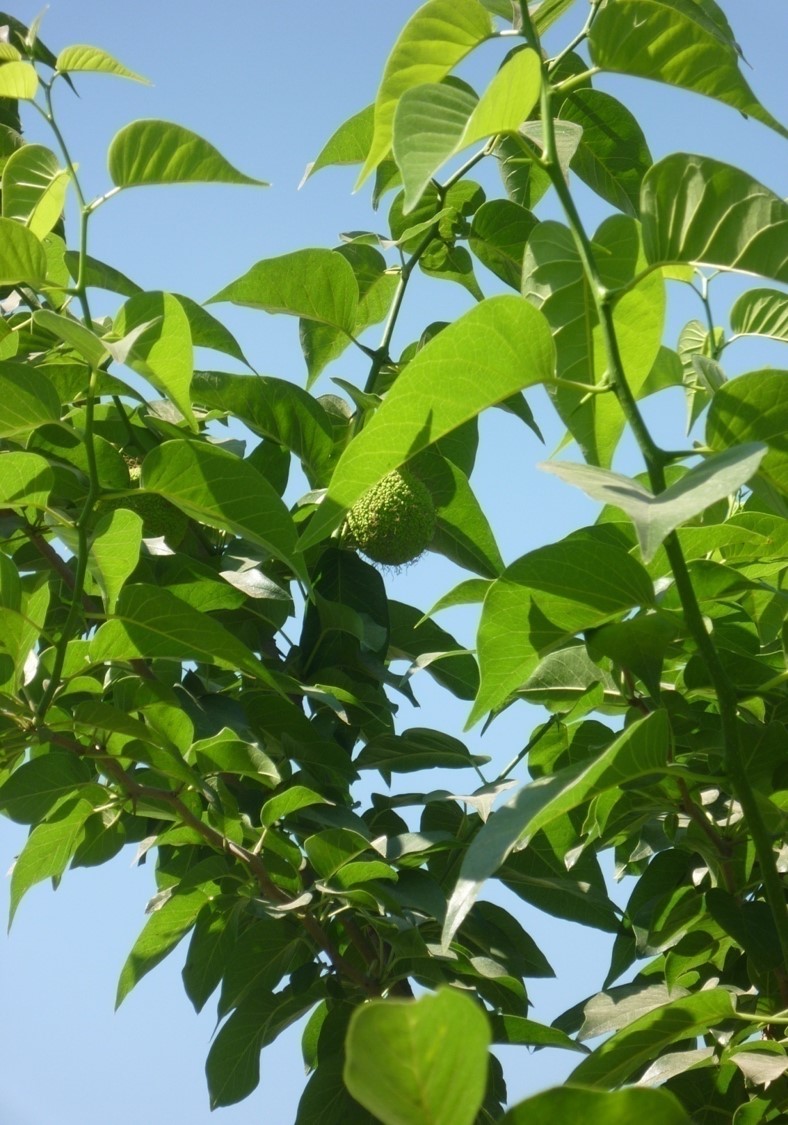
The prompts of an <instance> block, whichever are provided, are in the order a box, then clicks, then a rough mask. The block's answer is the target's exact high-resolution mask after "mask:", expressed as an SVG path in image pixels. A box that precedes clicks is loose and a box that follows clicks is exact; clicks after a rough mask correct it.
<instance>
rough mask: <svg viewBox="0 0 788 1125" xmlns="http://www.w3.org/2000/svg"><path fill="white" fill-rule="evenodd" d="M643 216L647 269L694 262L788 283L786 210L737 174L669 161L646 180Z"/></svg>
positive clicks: (691, 161)
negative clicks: (650, 266)
mask: <svg viewBox="0 0 788 1125" xmlns="http://www.w3.org/2000/svg"><path fill="white" fill-rule="evenodd" d="M641 212H642V216H643V245H644V248H645V251H646V257H647V258H648V260H649V262H650V263H651V264H652V265H658V264H661V263H669V262H691V263H693V264H703V265H707V266H718V267H720V268H721V269H729V270H739V271H740V272H742V273H754V274H760V275H761V276H763V277H770V278H774V280H775V281H784V282H788V249H786V238H785V234H786V231H788V203H786V202H784V200H782V199H780V197H779V196H778V195H775V193H774V192H773V191H770V190H769V188H767V187H764V186H763V184H759V183H758V181H757V180H754V179H753V178H752V177H751V176H749V175H747V173H746V172H742V171H741V170H740V169H739V168H734V167H733V166H732V165H730V164H722V163H721V162H720V161H719V160H712V159H711V157H708V156H692V155H689V154H687V153H675V154H674V155H672V156H667V157H665V159H664V160H660V161H659V163H658V164H655V165H654V166H653V167H652V168H651V169H649V171H648V172H647V173H646V176H645V178H644V180H643V188H642V192H641Z"/></svg>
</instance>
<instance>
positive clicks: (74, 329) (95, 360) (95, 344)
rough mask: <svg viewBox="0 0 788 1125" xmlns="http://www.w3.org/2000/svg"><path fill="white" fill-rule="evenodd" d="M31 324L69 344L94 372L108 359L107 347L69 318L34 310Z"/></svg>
mask: <svg viewBox="0 0 788 1125" xmlns="http://www.w3.org/2000/svg"><path fill="white" fill-rule="evenodd" d="M33 323H34V324H36V325H38V327H39V328H43V329H44V331H45V332H51V333H52V335H53V336H57V338H58V339H59V340H63V341H65V343H67V344H69V345H70V346H71V347H72V348H73V349H74V350H75V351H77V352H79V354H80V355H81V356H82V358H83V359H85V360H87V362H88V363H89V364H90V366H91V367H92V368H94V370H97V369H98V368H99V367H100V366H101V364H102V363H104V361H105V360H107V359H109V355H110V352H109V347H108V345H107V344H105V343H104V341H103V340H101V339H100V338H99V337H98V336H97V335H96V333H95V332H93V331H91V329H90V328H88V327H87V326H86V325H84V324H81V323H80V322H79V321H78V320H73V319H72V318H71V317H70V316H63V315H62V314H61V313H55V312H52V311H51V309H36V311H35V312H34V313H33Z"/></svg>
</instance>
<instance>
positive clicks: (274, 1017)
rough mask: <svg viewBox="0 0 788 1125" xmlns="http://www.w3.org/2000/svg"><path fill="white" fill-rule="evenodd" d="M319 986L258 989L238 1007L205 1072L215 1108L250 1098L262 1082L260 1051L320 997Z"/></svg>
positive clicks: (222, 1034) (209, 1058) (211, 1051)
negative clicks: (307, 989)
mask: <svg viewBox="0 0 788 1125" xmlns="http://www.w3.org/2000/svg"><path fill="white" fill-rule="evenodd" d="M320 998H321V997H320V995H319V993H318V991H317V989H316V988H313V989H312V990H311V991H303V990H295V989H293V988H292V986H290V987H287V988H283V989H282V990H281V991H280V992H277V993H272V992H254V993H252V995H251V996H249V997H248V998H247V999H246V1000H245V1001H244V1002H243V1003H242V1004H241V1005H240V1007H238V1008H237V1009H236V1010H235V1011H234V1012H233V1014H232V1015H231V1016H230V1018H229V1019H228V1020H227V1022H226V1023H225V1024H224V1026H223V1027H222V1028H221V1029H220V1030H219V1032H218V1034H217V1036H216V1038H215V1039H214V1041H213V1044H212V1046H211V1049H210V1051H209V1052H208V1059H207V1061H206V1064H205V1073H206V1076H207V1078H208V1092H209V1094H210V1099H211V1109H217V1108H218V1107H219V1106H225V1105H233V1104H234V1103H235V1102H239V1101H242V1100H243V1099H244V1098H245V1097H247V1096H248V1095H249V1094H250V1093H251V1092H252V1090H254V1088H255V1087H256V1086H257V1083H258V1082H259V1081H260V1052H261V1050H262V1049H263V1047H265V1046H267V1044H269V1043H272V1042H273V1041H274V1039H275V1038H276V1037H277V1035H279V1033H280V1032H281V1031H284V1029H285V1028H286V1027H289V1025H290V1024H292V1023H295V1021H296V1020H297V1019H300V1018H301V1016H303V1015H304V1014H305V1013H306V1012H308V1011H309V1009H310V1008H311V1007H313V1006H314V1004H315V1003H316V1002H317V1000H318V999H320Z"/></svg>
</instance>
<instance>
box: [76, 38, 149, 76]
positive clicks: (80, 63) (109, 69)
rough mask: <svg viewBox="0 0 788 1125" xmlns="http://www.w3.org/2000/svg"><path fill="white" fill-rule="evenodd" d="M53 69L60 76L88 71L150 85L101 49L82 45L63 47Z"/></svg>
mask: <svg viewBox="0 0 788 1125" xmlns="http://www.w3.org/2000/svg"><path fill="white" fill-rule="evenodd" d="M55 69H56V70H57V71H59V72H60V73H61V74H68V73H72V74H74V73H76V72H78V71H89V72H91V73H94V74H114V75H115V76H116V77H118V78H130V79H132V80H133V81H134V82H142V83H144V84H145V85H146V86H149V85H150V83H149V82H148V79H147V78H143V77H142V75H141V74H136V73H135V72H134V71H133V70H129V69H128V67H125V66H124V65H123V63H121V62H118V60H117V59H115V58H113V57H112V55H110V54H108V53H107V52H106V51H104V50H102V49H101V47H89V46H88V45H87V44H84V43H78V44H74V46H73V47H64V48H63V50H62V51H61V52H60V54H59V55H58V56H57V61H56V63H55Z"/></svg>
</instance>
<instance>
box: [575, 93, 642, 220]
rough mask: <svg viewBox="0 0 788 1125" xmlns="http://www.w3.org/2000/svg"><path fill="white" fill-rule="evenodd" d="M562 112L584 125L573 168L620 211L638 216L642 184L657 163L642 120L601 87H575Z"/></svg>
mask: <svg viewBox="0 0 788 1125" xmlns="http://www.w3.org/2000/svg"><path fill="white" fill-rule="evenodd" d="M559 115H560V119H561V120H564V121H571V122H574V124H575V125H579V126H580V127H581V128H582V130H583V135H582V137H581V138H580V143H579V145H578V146H577V149H576V150H575V153H574V156H573V157H572V160H571V162H570V166H571V168H572V171H574V172H576V173H577V175H578V176H579V177H580V179H581V180H583V182H584V183H586V184H588V186H589V187H590V188H591V189H592V191H595V192H596V193H597V195H599V196H601V197H602V199H605V200H607V202H608V203H612V204H613V206H614V207H617V208H618V209H619V211H623V212H624V213H625V214H627V215H634V216H637V214H638V211H639V207H640V185H641V183H642V182H643V177H644V175H645V174H646V172H647V171H648V169H649V168H650V167H651V153H650V152H649V150H648V145H647V144H646V138H645V137H644V135H643V130H642V129H641V128H640V125H639V124H638V122H637V119H636V118H635V117H634V116H633V114H632V113H630V111H629V110H628V109H627V108H626V106H624V105H622V104H621V102H619V101H617V100H616V98H613V97H611V96H610V94H605V93H603V92H602V91H601V90H575V91H574V92H573V93H571V94H569V96H568V97H567V98H566V100H565V101H564V102H563V104H562V105H561V108H560V110H559Z"/></svg>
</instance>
